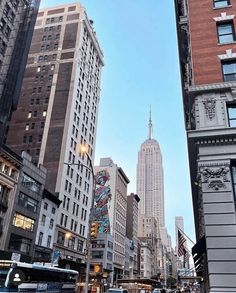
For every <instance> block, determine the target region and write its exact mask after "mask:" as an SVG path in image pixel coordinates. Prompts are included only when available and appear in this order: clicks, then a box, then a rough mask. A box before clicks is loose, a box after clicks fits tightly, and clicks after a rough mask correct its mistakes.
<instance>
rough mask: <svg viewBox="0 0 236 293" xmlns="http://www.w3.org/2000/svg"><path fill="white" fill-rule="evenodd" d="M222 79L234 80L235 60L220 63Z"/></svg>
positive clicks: (235, 76) (235, 77)
mask: <svg viewBox="0 0 236 293" xmlns="http://www.w3.org/2000/svg"><path fill="white" fill-rule="evenodd" d="M222 70H223V77H224V81H234V80H236V61H229V62H223V63H222Z"/></svg>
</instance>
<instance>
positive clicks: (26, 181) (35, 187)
mask: <svg viewBox="0 0 236 293" xmlns="http://www.w3.org/2000/svg"><path fill="white" fill-rule="evenodd" d="M22 185H23V186H24V187H26V188H27V189H30V190H31V191H34V192H37V193H38V192H40V188H41V184H40V183H39V182H37V181H36V180H34V179H33V178H31V177H30V176H28V175H26V174H24V175H23V179H22Z"/></svg>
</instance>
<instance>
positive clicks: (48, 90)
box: [32, 76, 52, 94]
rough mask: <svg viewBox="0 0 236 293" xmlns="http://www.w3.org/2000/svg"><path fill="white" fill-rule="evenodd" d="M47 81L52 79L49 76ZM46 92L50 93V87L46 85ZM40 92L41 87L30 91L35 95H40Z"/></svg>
mask: <svg viewBox="0 0 236 293" xmlns="http://www.w3.org/2000/svg"><path fill="white" fill-rule="evenodd" d="M48 81H52V77H51V76H50V78H49V79H48ZM46 90H47V92H50V91H51V86H50V85H48V86H47V88H46ZM41 92H42V87H38V88H36V87H33V89H32V94H36V93H41Z"/></svg>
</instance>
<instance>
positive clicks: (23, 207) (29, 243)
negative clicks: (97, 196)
mask: <svg viewBox="0 0 236 293" xmlns="http://www.w3.org/2000/svg"><path fill="white" fill-rule="evenodd" d="M45 180H46V169H45V168H44V167H43V166H39V167H36V166H35V165H34V164H32V162H31V157H30V156H29V155H28V154H27V153H25V152H23V153H22V156H21V157H19V156H17V155H16V154H15V153H14V152H12V151H11V150H10V149H9V148H7V147H6V146H4V147H2V149H1V152H0V196H1V201H0V207H1V218H0V219H1V220H0V221H1V233H0V250H1V251H3V252H4V253H5V254H7V252H9V253H8V254H7V258H11V254H12V253H15V255H16V254H17V255H18V257H19V258H18V260H24V261H31V260H32V258H33V256H34V252H35V239H36V233H37V228H38V221H39V214H40V207H41V202H42V198H43V190H44V184H45ZM1 257H2V255H1Z"/></svg>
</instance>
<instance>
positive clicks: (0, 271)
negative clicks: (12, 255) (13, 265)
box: [0, 263, 10, 287]
mask: <svg viewBox="0 0 236 293" xmlns="http://www.w3.org/2000/svg"><path fill="white" fill-rule="evenodd" d="M9 269H10V266H9V264H4V263H0V287H4V286H5V282H6V278H7V274H8V272H9Z"/></svg>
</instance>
